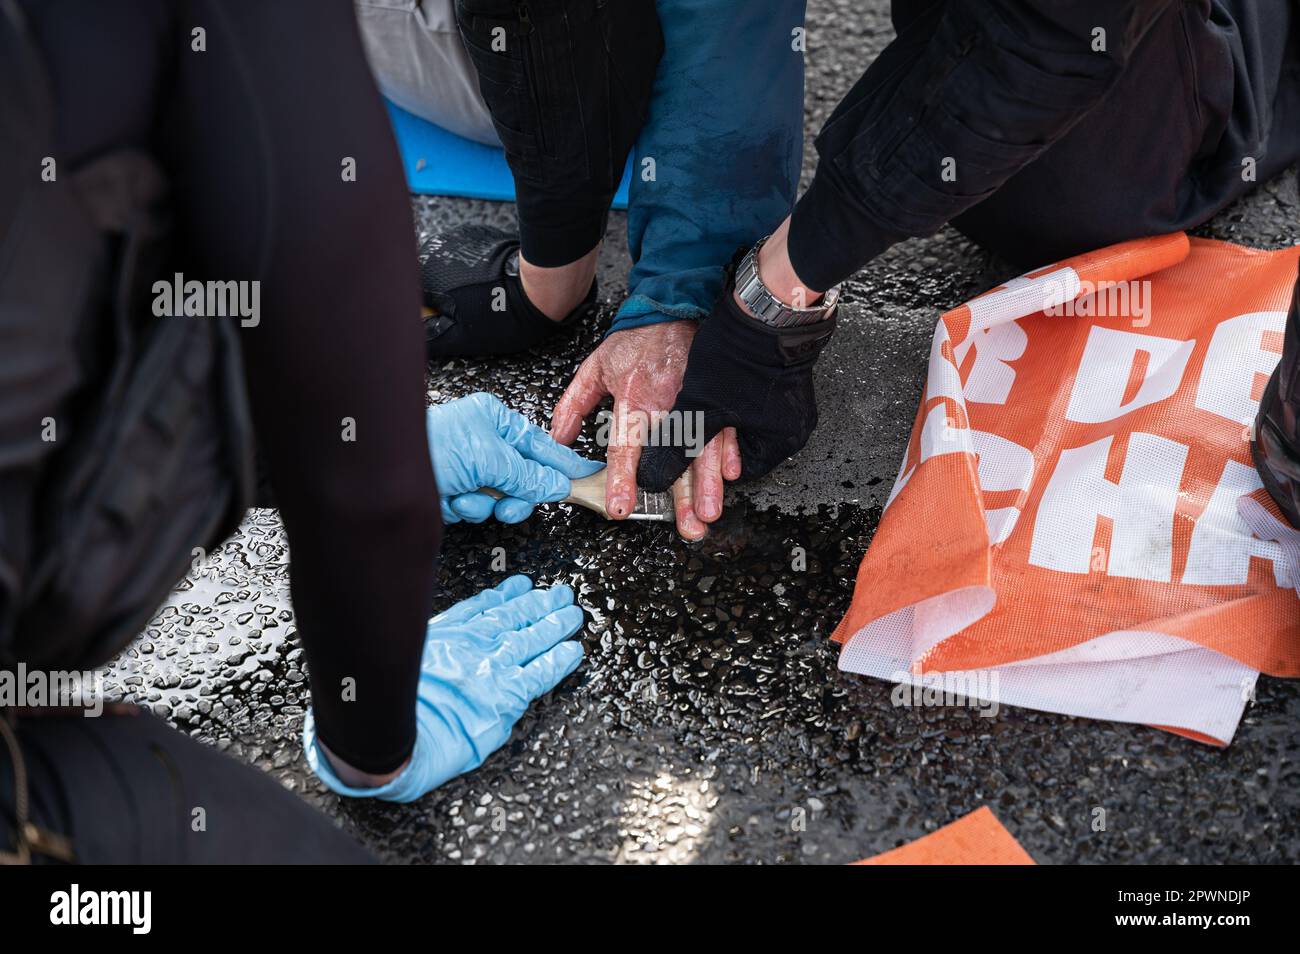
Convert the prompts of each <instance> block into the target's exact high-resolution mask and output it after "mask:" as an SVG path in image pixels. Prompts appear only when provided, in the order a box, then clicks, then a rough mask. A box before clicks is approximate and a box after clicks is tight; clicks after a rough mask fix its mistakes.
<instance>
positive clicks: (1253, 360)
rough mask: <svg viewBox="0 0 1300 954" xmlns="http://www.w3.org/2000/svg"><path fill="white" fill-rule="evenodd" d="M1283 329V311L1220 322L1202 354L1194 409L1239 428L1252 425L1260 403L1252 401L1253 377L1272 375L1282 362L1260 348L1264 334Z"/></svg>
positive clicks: (1238, 316)
mask: <svg viewBox="0 0 1300 954" xmlns="http://www.w3.org/2000/svg"><path fill="white" fill-rule="evenodd" d="M1285 328H1286V312H1284V311H1252V312H1248V313H1247V314H1244V315H1237V316H1236V317H1235V318H1229V319H1227V320H1226V321H1221V322H1219V324H1218V325H1217V326H1216V327H1215V329H1214V337H1212V338H1211V339H1210V347H1209V350H1208V351H1206V353H1205V367H1204V369H1202V371H1201V381H1200V384H1199V385H1198V386H1197V389H1196V406H1197V407H1198V408H1200V409H1201V410H1202V411H1209V412H1210V413H1211V414H1217V415H1219V417H1225V418H1227V419H1228V420H1230V421H1235V422H1236V423H1238V424H1249V423H1250V422H1251V421H1253V420H1254V419H1255V412H1256V411H1257V410H1258V408H1259V402H1258V401H1256V400H1255V399H1254V398H1253V397H1251V387H1252V385H1253V384H1254V380H1255V375H1256V374H1264V375H1269V374H1272V373H1273V368H1274V367H1276V366H1277V362H1278V359H1279V358H1281V355H1279V354H1278V353H1277V352H1275V351H1265V350H1263V349H1262V348H1261V347H1260V345H1261V344H1263V342H1264V332H1266V331H1277V332H1281V331H1283V330H1284V329H1285Z"/></svg>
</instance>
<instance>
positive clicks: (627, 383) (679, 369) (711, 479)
mask: <svg viewBox="0 0 1300 954" xmlns="http://www.w3.org/2000/svg"><path fill="white" fill-rule="evenodd" d="M696 327H697V325H696V323H695V322H694V321H665V322H660V323H659V324H655V325H646V326H643V327H641V328H629V329H627V330H626V331H616V332H615V333H614V334H612V335H610V336H609V337H608V338H606V339H605V340H604V341H602V342H601V343H600V346H599V347H597V348H596V350H595V351H593V352H592V353H591V354H590V355H589V356H588V357H587V360H586V361H584V362H583V363H582V366H581V367H580V368H578V373H577V374H575V375H574V376H573V380H572V381H571V382H569V386H568V388H567V389H566V390H565V392H564V395H563V396H562V397H561V398H560V400H559V402H558V403H557V404H556V405H555V410H554V411H553V412H552V413H551V434H552V435H553V436H554V437H555V439H556V440H557V441H559V442H560V443H561V444H571V443H573V441H574V440H576V439H577V437H578V433H579V432H580V431H581V430H582V422H583V419H584V418H585V417H586V416H587V415H588V414H590V413H591V412H592V411H594V410H595V409H596V406H597V405H598V404H600V402H601V401H602V400H603V399H604V397H605V396H606V395H612V396H613V398H614V416H613V419H612V421H611V422H610V427H609V434H610V438H611V440H610V444H609V450H608V458H609V459H608V461H607V463H608V466H609V483H608V485H607V488H606V491H605V506H606V509H607V510H608V511H609V513H610V515H611V516H613V517H614V518H615V519H622V518H624V517H626V516H627V515H628V514H630V513H631V512H632V509H633V507H634V506H635V503H636V473H637V463H638V461H639V460H640V458H641V444H642V441H643V440H644V439H645V434H644V426H643V425H644V424H645V422H646V421H648V420H653V419H654V418H655V417H656V416H657V415H659V414H661V413H662V412H664V411H667V410H669V409H670V408H671V407H672V406H673V401H674V400H675V399H676V397H677V392H678V390H679V389H680V388H681V384H682V375H683V374H684V373H685V371H686V356H687V354H688V352H689V350H690V346H691V340H692V339H693V338H694V337H695V332H696ZM740 470H741V460H740V450H739V446H738V445H737V443H736V433H735V430H734V429H732V428H727V429H725V430H723V431H722V432H721V433H720V434H718V435H717V436H716V437H714V438H713V439H712V440H710V441H709V442H708V444H706V445H705V447H704V449H703V450H702V451H701V452H700V454H699V456H698V457H696V458H695V460H694V461H693V463H692V464H691V467H690V472H689V473H688V474H686V475H685V476H683V477H682V478H681V479H680V480H678V481H677V483H676V484H674V485H673V493H674V496H675V501H676V516H677V531H678V533H680V534H681V535H682V536H683V537H686V538H687V539H688V540H698V539H699V538H700V537H702V536H704V534H705V531H706V529H707V528H706V526H705V524H708V523H712V522H713V521H714V520H717V519H718V517H720V516H721V515H722V492H723V479H724V478H725V479H727V480H735V479H736V478H738V477H739V476H740Z"/></svg>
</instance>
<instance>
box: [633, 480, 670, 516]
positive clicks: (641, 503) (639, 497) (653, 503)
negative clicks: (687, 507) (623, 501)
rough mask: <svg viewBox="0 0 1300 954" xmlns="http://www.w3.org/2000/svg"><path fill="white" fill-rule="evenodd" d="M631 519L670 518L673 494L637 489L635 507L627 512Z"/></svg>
mask: <svg viewBox="0 0 1300 954" xmlns="http://www.w3.org/2000/svg"><path fill="white" fill-rule="evenodd" d="M628 516H629V518H630V519H632V520H672V519H673V495H672V494H670V493H667V492H665V493H659V494H655V493H651V492H650V491H648V490H641V489H640V488H638V489H637V492H636V508H635V509H634V510H633V511H632V512H631V513H630V514H628Z"/></svg>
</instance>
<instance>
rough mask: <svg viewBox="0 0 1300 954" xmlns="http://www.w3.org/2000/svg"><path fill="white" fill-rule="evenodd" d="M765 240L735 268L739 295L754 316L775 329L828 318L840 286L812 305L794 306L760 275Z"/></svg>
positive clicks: (737, 294) (832, 311)
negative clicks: (773, 290)
mask: <svg viewBox="0 0 1300 954" xmlns="http://www.w3.org/2000/svg"><path fill="white" fill-rule="evenodd" d="M766 241H767V239H762V240H760V241H759V242H758V243H757V244H756V245H755V246H754V247H753V248H751V249H750V250H749V251H748V252H746V253H745V257H744V258H742V259H741V260H740V265H739V266H738V267H737V268H736V297H737V298H739V299H740V300H741V301H743V302H744V303H745V306H746V307H747V308H749V310H750V311H751V312H753V313H754V317H755V318H757V319H758V320H759V321H761V322H762V323H763V324H765V325H768V326H770V327H772V328H790V327H794V326H797V325H811V324H813V323H815V322H818V321H825V320H826V319H827V318H829V317H830V316H831V315H832V314H833V313H834V311H835V304H836V302H838V301H839V297H840V289H839V286H838V285H836V286H835V287H834V288H832V289H830V290H829V291H827V292H826V294H825V295H823V296H822V300H821V301H819V302H818V303H817V305H816V306H815V307H813V308H792V307H791V306H789V305H787V304H786V303H785V302H783V301H781V300H780V299H779V298H777V297H776V296H775V295H773V294H772V293H771V292H770V291H768V290H767V286H766V285H764V284H763V280H762V279H761V278H759V277H758V250H759V249H761V248H762V247H763V242H766Z"/></svg>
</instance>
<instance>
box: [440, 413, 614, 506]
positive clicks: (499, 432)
mask: <svg viewBox="0 0 1300 954" xmlns="http://www.w3.org/2000/svg"><path fill="white" fill-rule="evenodd" d="M426 430H427V431H428V435H429V449H430V452H431V453H432V455H433V473H434V477H435V478H437V481H438V493H439V495H440V497H441V499H442V519H443V522H445V523H457V522H459V521H461V520H467V521H469V522H470V523H482V522H483V521H484V520H486V519H487V518H488V517H491V516H495V517H496V518H497V519H498V520H500V521H501V522H502V523H519V522H520V521H521V520H526V519H527V518H528V516H529V515H530V514H531V513H532V512H533V507H535V506H536V505H537V504H539V503H546V502H552V501H556V500H563V499H564V498H565V497H567V496H568V495H569V489H570V487H569V482H570V480H572V479H574V478H578V477H586V476H587V475H589V474H594V473H595V472H596V471H598V470H600V464H599V463H597V462H596V461H591V460H586V459H585V458H583V457H581V456H579V454H578V453H577V452H576V451H574V450H573V449H572V448H569V447H565V446H564V445H562V444H558V443H556V442H555V441H554V440H553V439H552V438H551V436H550V435H549V434H547V433H546V431H544V430H542V429H541V428H540V427H538V426H537V425H536V424H533V423H532V422H530V421H529V420H528V419H526V418H525V417H524V416H523V415H522V414H520V413H518V412H517V411H512V410H511V409H510V408H508V407H506V406H505V405H504V404H502V403H501V401H500V399H498V398H497V397H496V396H495V395H492V394H485V393H482V392H480V393H478V394H471V395H470V396H469V397H463V398H459V399H458V400H455V401H450V402H448V403H446V404H439V405H436V406H434V407H431V408H429V410H428V416H427V418H426ZM480 487H491V488H492V489H494V490H497V491H499V492H501V493H503V494H505V495H506V496H504V497H502V498H501V499H500V500H498V499H496V498H494V497H491V496H489V495H488V494H483V493H479V492H478V490H479V488H480Z"/></svg>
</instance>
